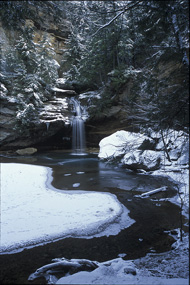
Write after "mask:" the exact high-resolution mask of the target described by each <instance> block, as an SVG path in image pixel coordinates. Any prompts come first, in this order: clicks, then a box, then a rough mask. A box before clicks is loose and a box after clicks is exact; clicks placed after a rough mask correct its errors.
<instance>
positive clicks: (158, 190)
mask: <svg viewBox="0 0 190 285" xmlns="http://www.w3.org/2000/svg"><path fill="white" fill-rule="evenodd" d="M166 190H167V186H163V187H161V188H157V189H154V190H151V191H148V192H145V193H143V194H141V195H135V197H140V198H147V197H149V196H151V195H154V194H156V193H159V192H165V191H166Z"/></svg>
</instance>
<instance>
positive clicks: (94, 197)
mask: <svg viewBox="0 0 190 285" xmlns="http://www.w3.org/2000/svg"><path fill="white" fill-rule="evenodd" d="M48 172H49V173H48ZM47 177H49V179H48V181H47ZM50 180H51V170H50V169H49V168H47V167H42V166H35V165H27V164H19V163H2V164H1V246H0V253H2V252H7V251H8V252H10V251H13V250H14V251H16V250H19V249H20V250H22V249H23V248H24V247H28V246H33V245H35V244H39V243H45V242H49V241H52V240H55V239H59V238H63V237H68V236H72V237H85V238H90V237H92V236H102V235H109V234H113V235H116V234H118V232H119V231H120V230H121V229H123V228H126V227H129V226H130V225H131V224H132V223H134V220H132V219H131V218H130V217H129V216H128V213H129V211H128V210H127V209H126V208H125V207H124V206H123V205H122V204H121V203H120V202H119V201H118V200H117V198H116V196H115V195H112V194H109V193H96V192H87V191H78V192H76V191H67V192H66V191H58V190H57V189H51V188H53V187H52V186H51V184H50ZM53 190H54V191H53Z"/></svg>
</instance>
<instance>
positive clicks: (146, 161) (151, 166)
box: [121, 150, 161, 171]
mask: <svg viewBox="0 0 190 285" xmlns="http://www.w3.org/2000/svg"><path fill="white" fill-rule="evenodd" d="M121 162H122V165H123V166H125V167H126V168H129V169H132V170H136V169H143V170H145V171H152V170H156V169H159V167H160V162H161V154H160V153H159V152H156V151H153V150H144V151H142V150H136V151H134V152H128V153H126V154H125V156H124V157H123V159H122V160H121Z"/></svg>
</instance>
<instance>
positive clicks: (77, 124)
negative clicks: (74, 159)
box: [72, 98, 86, 154]
mask: <svg viewBox="0 0 190 285" xmlns="http://www.w3.org/2000/svg"><path fill="white" fill-rule="evenodd" d="M72 103H73V106H74V110H75V116H74V117H73V122H72V125H73V130H72V149H73V153H74V154H85V149H86V139H85V127H84V120H83V118H82V109H81V106H80V103H79V101H78V100H76V99H75V98H72Z"/></svg>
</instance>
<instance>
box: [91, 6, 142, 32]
mask: <svg viewBox="0 0 190 285" xmlns="http://www.w3.org/2000/svg"><path fill="white" fill-rule="evenodd" d="M141 2H143V0H139V1H137V2H136V3H135V4H133V5H131V6H129V7H128V6H125V7H124V9H123V10H122V11H121V12H120V13H118V14H117V15H116V16H115V17H113V18H112V19H111V20H110V21H109V22H108V23H106V24H105V25H103V26H101V27H100V28H99V29H98V30H97V31H96V32H95V33H94V34H93V35H92V37H94V36H95V35H96V34H97V33H98V32H99V31H101V30H102V29H104V28H106V27H108V26H110V25H111V24H112V23H113V22H114V21H115V20H116V19H117V18H118V17H119V16H121V15H122V14H124V13H125V12H126V11H128V10H130V9H132V8H134V7H135V6H137V5H138V4H139V3H141Z"/></svg>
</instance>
